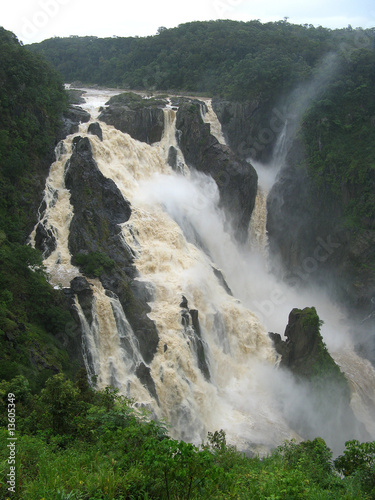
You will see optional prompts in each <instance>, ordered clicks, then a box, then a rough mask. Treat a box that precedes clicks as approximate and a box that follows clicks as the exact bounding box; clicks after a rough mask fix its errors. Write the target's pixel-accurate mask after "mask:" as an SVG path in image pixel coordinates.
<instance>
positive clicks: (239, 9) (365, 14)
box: [0, 0, 375, 44]
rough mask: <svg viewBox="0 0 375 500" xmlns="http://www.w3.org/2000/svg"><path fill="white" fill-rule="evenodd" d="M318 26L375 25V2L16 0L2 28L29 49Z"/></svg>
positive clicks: (5, 13) (4, 14)
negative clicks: (185, 30) (166, 31)
mask: <svg viewBox="0 0 375 500" xmlns="http://www.w3.org/2000/svg"><path fill="white" fill-rule="evenodd" d="M285 17H288V18H289V19H288V20H289V22H290V23H294V24H306V23H307V24H313V25H314V26H324V27H326V28H342V27H347V26H348V25H349V24H350V25H351V26H352V27H353V28H356V27H362V28H371V27H374V26H375V3H374V1H373V0H357V1H354V0H313V1H310V2H304V1H303V0H183V1H178V0H134V1H127V0H100V1H99V0H13V1H10V2H6V5H5V8H4V7H3V9H2V14H1V19H2V21H1V23H0V25H2V26H3V27H4V28H5V29H7V30H9V31H12V32H13V33H15V34H16V35H17V37H18V38H19V40H21V41H22V42H23V43H24V44H27V43H32V42H40V41H42V40H45V39H46V38H51V37H54V36H61V37H64V36H70V35H79V36H85V35H94V36H98V37H108V36H114V35H116V36H147V35H154V34H155V33H156V31H157V29H158V28H159V27H160V26H165V27H167V28H173V27H176V26H177V25H179V24H182V23H186V22H189V21H205V20H211V19H233V20H238V21H249V20H251V19H259V20H260V21H261V22H268V21H279V20H282V19H284V18H285Z"/></svg>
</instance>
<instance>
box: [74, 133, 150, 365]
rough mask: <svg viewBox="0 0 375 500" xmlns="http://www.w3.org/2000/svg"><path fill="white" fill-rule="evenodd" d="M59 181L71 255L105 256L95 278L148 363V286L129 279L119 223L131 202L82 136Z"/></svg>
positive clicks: (130, 257)
mask: <svg viewBox="0 0 375 500" xmlns="http://www.w3.org/2000/svg"><path fill="white" fill-rule="evenodd" d="M65 183H66V187H67V188H68V189H69V190H70V193H71V203H72V205H73V207H74V216H73V219H72V221H71V225H70V234H69V249H70V251H71V253H72V255H73V260H74V259H75V258H76V257H77V255H79V254H81V255H84V256H87V258H88V259H90V256H98V255H99V256H100V255H105V256H106V257H107V258H109V259H110V261H109V262H110V263H111V266H110V267H109V268H108V267H105V266H104V268H103V269H101V270H100V275H99V278H100V280H101V282H102V284H103V286H104V288H105V289H107V290H110V291H112V292H113V293H115V294H116V295H117V297H118V298H119V300H120V302H121V304H122V307H123V309H124V312H125V314H126V317H127V319H128V321H129V323H130V325H131V327H132V329H133V331H134V334H135V335H136V337H137V339H138V342H139V346H140V351H141V354H142V356H143V358H144V360H145V362H146V363H150V362H151V360H152V358H153V355H154V354H155V352H156V348H157V345H158V341H159V337H158V333H157V330H156V327H155V324H154V323H153V321H152V320H150V319H149V318H148V316H147V313H148V312H150V308H149V306H148V304H147V302H146V299H147V298H149V297H150V291H149V290H148V287H147V284H144V283H139V282H136V281H134V278H135V277H136V276H137V271H136V269H135V267H134V266H133V254H132V251H131V249H130V247H129V246H128V245H126V242H125V241H124V239H123V236H122V233H121V228H120V226H119V224H121V223H123V222H126V221H127V220H128V219H129V217H130V215H131V207H130V204H129V202H128V201H127V200H125V198H124V197H123V196H122V194H121V192H120V191H119V189H118V188H117V186H116V185H115V183H114V182H113V181H112V180H111V179H107V178H106V177H104V176H103V174H102V173H101V172H100V170H99V169H98V167H97V165H96V162H95V161H94V159H93V157H92V150H91V144H90V140H89V139H88V138H87V137H85V138H83V139H82V138H79V137H78V138H76V140H75V144H74V152H73V154H72V156H71V158H70V160H69V162H68V163H67V165H66V174H65Z"/></svg>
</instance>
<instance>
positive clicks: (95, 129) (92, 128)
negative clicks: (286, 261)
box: [87, 122, 103, 141]
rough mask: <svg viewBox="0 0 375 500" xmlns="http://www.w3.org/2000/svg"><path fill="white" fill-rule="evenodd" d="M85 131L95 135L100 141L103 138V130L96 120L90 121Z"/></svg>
mask: <svg viewBox="0 0 375 500" xmlns="http://www.w3.org/2000/svg"><path fill="white" fill-rule="evenodd" d="M87 132H88V133H89V134H92V135H96V136H97V137H99V139H100V140H101V141H102V140H103V132H102V129H101V127H100V125H99V123H98V122H94V123H90V125H89V128H88V129H87Z"/></svg>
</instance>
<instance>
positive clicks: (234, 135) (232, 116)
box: [212, 99, 285, 163]
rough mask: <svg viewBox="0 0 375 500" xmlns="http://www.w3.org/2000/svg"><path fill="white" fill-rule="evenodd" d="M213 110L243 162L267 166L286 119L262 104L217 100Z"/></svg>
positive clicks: (268, 105) (214, 101) (267, 104)
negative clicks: (251, 161) (256, 162)
mask: <svg viewBox="0 0 375 500" xmlns="http://www.w3.org/2000/svg"><path fill="white" fill-rule="evenodd" d="M212 107H213V109H214V111H215V113H216V115H217V117H218V119H219V121H220V123H221V126H222V130H223V133H224V136H225V138H226V140H227V144H228V145H229V146H230V148H231V149H232V150H233V151H235V152H236V154H238V155H239V156H240V158H243V159H247V158H251V159H253V160H256V161H258V162H262V163H267V162H268V161H269V160H270V159H271V157H272V150H273V147H274V145H275V142H276V140H277V137H278V134H279V133H280V131H281V129H282V127H283V125H284V123H285V118H284V116H283V115H282V114H281V113H280V111H278V110H277V109H276V108H274V109H272V106H271V104H270V103H267V102H260V101H259V100H254V101H245V102H233V101H227V100H223V99H213V100H212Z"/></svg>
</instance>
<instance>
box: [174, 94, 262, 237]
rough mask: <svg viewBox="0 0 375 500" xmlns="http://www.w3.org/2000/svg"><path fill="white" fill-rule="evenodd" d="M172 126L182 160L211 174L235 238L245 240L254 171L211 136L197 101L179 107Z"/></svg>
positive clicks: (255, 180)
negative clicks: (174, 125) (174, 124)
mask: <svg viewBox="0 0 375 500" xmlns="http://www.w3.org/2000/svg"><path fill="white" fill-rule="evenodd" d="M176 128H177V130H178V142H179V146H180V148H181V151H182V153H183V155H184V158H185V161H186V163H187V164H188V165H189V166H190V167H193V168H195V169H196V170H198V171H200V172H204V173H205V174H207V175H211V176H212V177H213V179H214V180H215V182H216V184H217V186H218V189H219V193H220V202H221V205H222V207H223V208H224V209H225V211H226V215H227V216H228V219H229V221H230V222H231V223H232V226H233V229H234V232H235V236H236V238H237V240H238V241H240V242H244V241H246V238H247V228H248V225H249V222H250V217H251V214H252V211H253V208H254V204H255V198H256V192H257V180H258V177H257V174H256V171H255V170H254V168H253V167H252V165H250V164H249V163H247V162H245V161H243V160H241V159H239V158H238V156H236V155H235V154H234V153H233V151H232V150H231V149H230V148H229V147H227V146H225V145H222V144H220V143H219V142H218V140H217V139H216V138H215V137H214V136H213V135H211V133H210V125H209V124H206V123H204V122H203V120H202V117H201V113H200V103H199V102H190V103H186V104H183V105H182V106H181V107H180V108H179V110H178V112H177V116H176Z"/></svg>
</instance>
